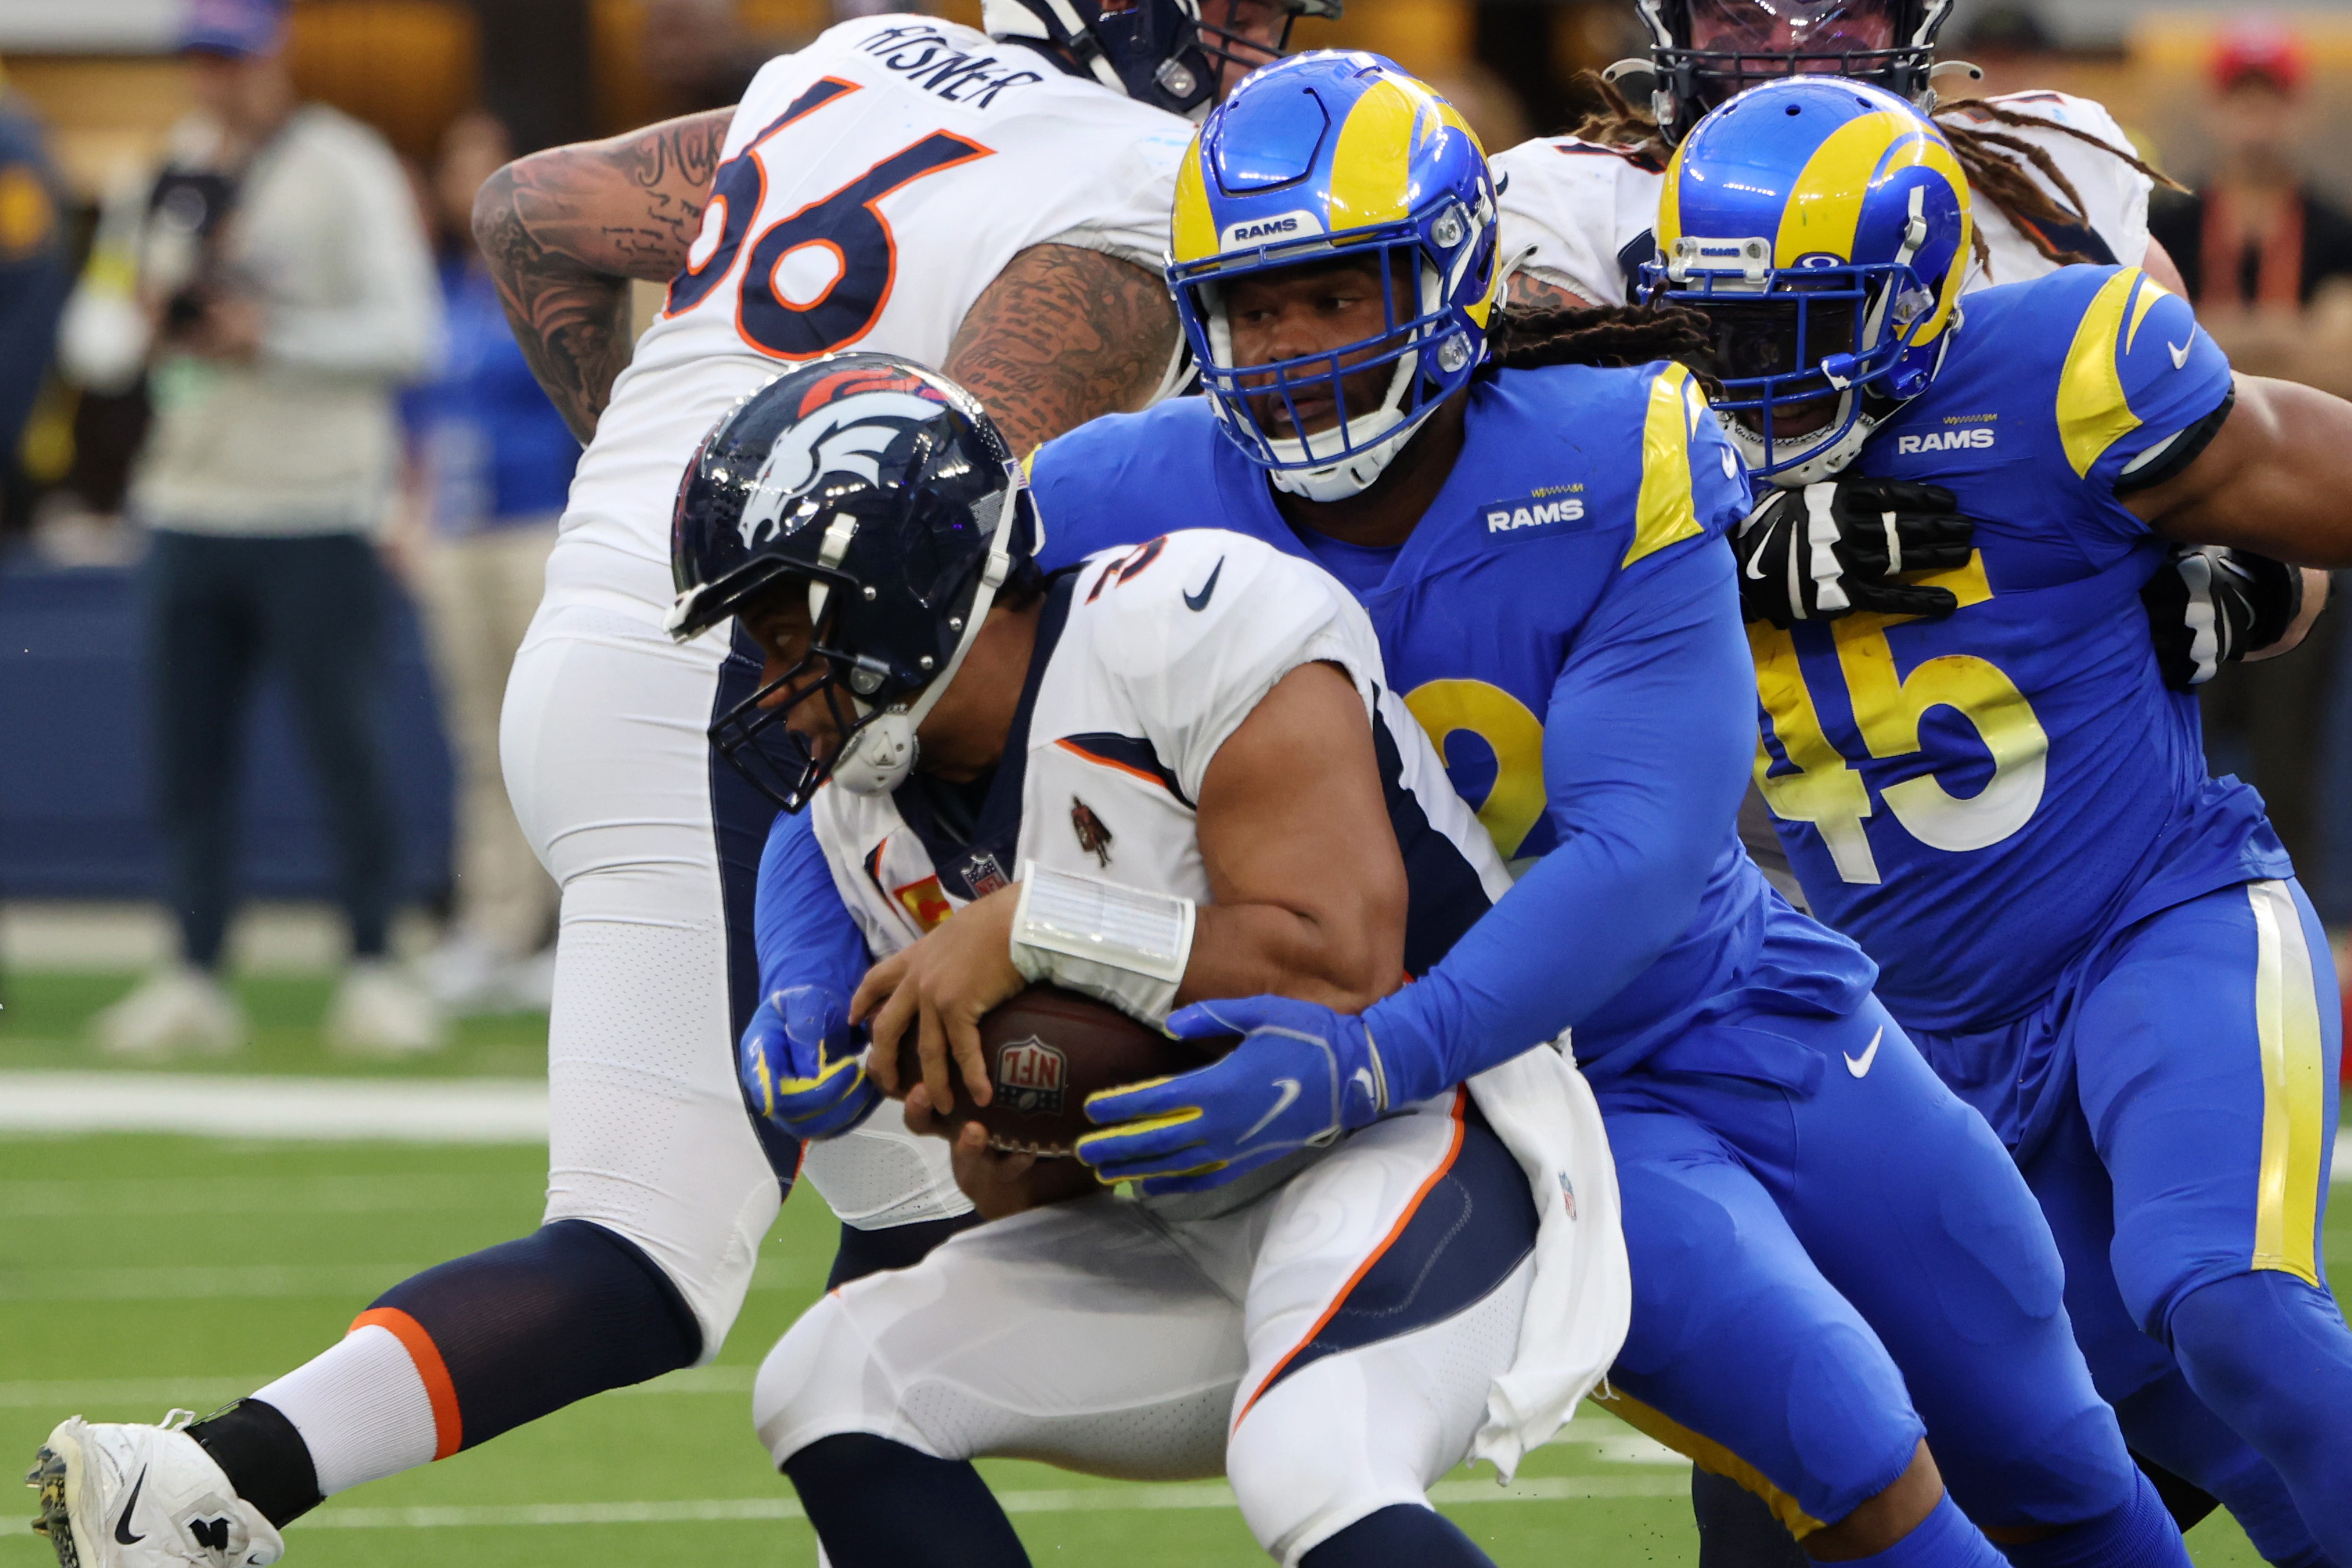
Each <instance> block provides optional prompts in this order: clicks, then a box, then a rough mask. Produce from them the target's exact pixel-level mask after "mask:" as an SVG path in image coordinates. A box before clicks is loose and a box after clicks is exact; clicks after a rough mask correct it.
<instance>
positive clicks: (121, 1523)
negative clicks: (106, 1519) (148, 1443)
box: [114, 1465, 147, 1546]
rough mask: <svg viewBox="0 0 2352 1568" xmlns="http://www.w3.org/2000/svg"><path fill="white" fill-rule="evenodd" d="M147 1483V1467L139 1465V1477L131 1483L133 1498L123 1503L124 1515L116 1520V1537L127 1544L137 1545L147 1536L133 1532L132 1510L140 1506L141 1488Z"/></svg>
mask: <svg viewBox="0 0 2352 1568" xmlns="http://www.w3.org/2000/svg"><path fill="white" fill-rule="evenodd" d="M146 1484H147V1467H146V1466H144V1465H142V1466H140V1467H139V1479H137V1480H135V1481H132V1482H131V1500H130V1501H129V1502H126V1503H124V1504H123V1505H122V1516H121V1518H120V1519H117V1520H116V1521H114V1539H115V1540H117V1541H119V1542H121V1543H122V1544H123V1545H125V1546H136V1545H138V1544H139V1543H140V1542H142V1541H144V1540H146V1539H147V1538H146V1537H145V1536H143V1535H133V1534H131V1510H132V1509H135V1508H137V1507H138V1506H139V1489H140V1488H142V1487H143V1486H145V1485H146Z"/></svg>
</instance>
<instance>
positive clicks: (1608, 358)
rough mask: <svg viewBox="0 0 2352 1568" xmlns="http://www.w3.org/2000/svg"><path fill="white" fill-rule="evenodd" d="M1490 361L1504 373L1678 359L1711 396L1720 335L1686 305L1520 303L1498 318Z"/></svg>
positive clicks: (1491, 336) (1490, 337)
mask: <svg viewBox="0 0 2352 1568" xmlns="http://www.w3.org/2000/svg"><path fill="white" fill-rule="evenodd" d="M1486 340H1487V343H1488V344H1489V346H1490V353H1489V358H1488V360H1487V363H1489V364H1491V365H1493V366H1495V367H1496V368H1497V369H1500V370H1507V371H1532V370H1539V369H1541V368H1542V367H1544V366H1546V365H1598V366H1603V367H1612V366H1613V367H1623V366H1627V365H1645V364H1648V363H1649V362H1650V361H1653V360H1674V361H1678V362H1680V363H1682V364H1684V365H1686V366H1688V367H1689V368H1690V369H1691V370H1692V371H1694V372H1696V374H1697V376H1698V377H1699V379H1700V381H1701V382H1702V383H1703V384H1704V385H1705V386H1706V390H1707V392H1709V394H1713V393H1714V392H1717V391H1719V390H1720V388H1718V387H1717V384H1716V382H1715V378H1714V376H1713V375H1712V373H1711V363H1710V352H1711V350H1712V346H1713V343H1714V336H1713V334H1712V333H1711V332H1710V331H1709V329H1708V324H1707V319H1706V317H1705V316H1702V315H1701V314H1699V313H1698V312H1697V311H1696V310H1692V309H1689V308H1685V307H1683V306H1680V305H1658V306H1652V305H1596V306H1592V307H1590V308H1585V309H1581V310H1563V309H1560V308H1557V307H1551V306H1528V305H1514V306H1510V307H1507V308H1505V309H1503V310H1502V311H1500V312H1498V313H1497V314H1496V317H1495V325H1494V327H1493V329H1491V330H1490V331H1489V332H1488V333H1487V336H1486Z"/></svg>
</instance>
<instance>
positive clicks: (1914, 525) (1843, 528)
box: [1731, 476, 1977, 626]
mask: <svg viewBox="0 0 2352 1568" xmlns="http://www.w3.org/2000/svg"><path fill="white" fill-rule="evenodd" d="M1958 505H1959V503H1958V500H1957V499H1956V498H1955V497H1953V495H1952V493H1951V492H1950V491H1949V490H1947V489H1945V488H1944V487H1943V486H1941V485H1915V484H1912V483H1910V482H1909V481H1908V480H1904V479H1866V478H1863V477H1861V476H1853V477H1850V478H1839V479H1824V480H1822V482H1821V483H1819V484H1817V485H1807V486H1804V487H1803V488H1801V489H1795V490H1773V491H1771V492H1769V494H1768V495H1767V496H1766V497H1765V499H1764V500H1763V502H1762V503H1761V504H1760V505H1759V506H1758V507H1757V508H1756V509H1755V510H1754V511H1752V512H1750V513H1748V517H1747V519H1746V520H1745V521H1743V522H1742V523H1741V524H1740V525H1739V528H1738V531H1737V532H1735V533H1734V534H1733V535H1732V537H1731V549H1732V553H1733V554H1734V555H1735V556H1737V557H1738V560H1739V608H1740V612H1741V613H1742V614H1744V615H1745V616H1746V617H1747V618H1748V620H1750V621H1769V622H1771V623H1772V624H1773V625H1775V626H1790V625H1793V624H1795V623H1796V622H1800V621H1833V620H1835V619H1837V618H1838V617H1839V616H1841V615H1845V614H1849V613H1851V612H1853V611H1856V610H1866V611H1874V612H1877V613H1879V614H1883V615H1931V616H1933V615H1949V614H1950V613H1951V612H1953V611H1954V610H1956V609H1958V608H1959V601H1958V599H1956V598H1954V597H1953V596H1952V594H1951V593H1950V592H1949V591H1948V590H1945V589H1941V588H1925V587H1921V586H1919V585H1918V584H1916V583H1906V582H1897V581H1895V578H1896V577H1897V576H1898V575H1900V574H1901V573H1903V572H1906V571H1942V570H1947V569H1948V568H1951V567H1956V566H1966V565H1967V564H1968V562H1969V544H1970V541H1971V540H1972V539H1974V538H1975V537H1976V528H1977V525H1976V520H1975V519H1974V518H1972V517H1962V516H1961V515H1960V514H1959V513H1958V511H1957V510H1955V508H1956V507H1958Z"/></svg>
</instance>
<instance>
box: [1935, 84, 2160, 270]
mask: <svg viewBox="0 0 2352 1568" xmlns="http://www.w3.org/2000/svg"><path fill="white" fill-rule="evenodd" d="M1964 120H1991V121H1992V122H1993V123H1994V124H1996V125H2006V126H2010V127H2011V128H2013V129H2018V130H2026V131H2059V132H2061V133H2063V134H2064V135H2067V136H2071V137H2073V138H2074V140H2075V141H2080V142H2082V143H2084V145H2085V146H2090V147H2095V148H2097V149H2098V150H2099V151H2100V152H2104V153H2105V154H2106V155H2107V156H2108V157H2110V158H2118V159H2121V160H2122V161H2123V162H2126V163H2127V164H2129V165H2130V166H2131V167H2132V168H2134V169H2136V170H2137V171H2138V172H2141V173H2143V174H2145V175H2147V177H2148V178H2149V179H2151V180H2153V181H2155V182H2156V183H2158V184H2159V185H2165V186H2169V187H2170V188H2171V189H2173V190H2176V191H2179V190H2183V189H2186V187H2184V186H2183V185H2181V184H2180V183H2179V181H2177V180H2175V179H2173V177H2172V176H2171V175H2169V174H2167V173H2165V172H2163V171H2162V170H2160V169H2157V168H2154V167H2151V166H2150V165H2149V164H2148V163H2147V162H2146V161H2145V160H2143V159H2142V158H2141V157H2140V156H2139V155H2138V154H2137V153H2136V152H2126V151H2125V150H2124V149H2123V148H2120V147H2116V146H2114V145H2112V144H2111V143H2109V142H2106V141H2102V140H2101V139H2099V138H2098V137H2096V136H2094V135H2092V134H2091V133H2090V132H2089V131H2081V130H2077V129H2076V128H2075V127H2074V126H2072V125H2061V124H2060V123H2059V122H2058V121H2056V120H2044V119H2043V118H2042V116H2040V115H2038V114H2021V113H2019V112H2018V111H2017V110H2013V109H2004V108H2003V107H2001V106H2000V104H1997V103H1994V102H1992V101H1991V100H1990V99H1981V98H1963V99H1954V100H1953V101H1952V102H1950V103H1948V104H1938V105H1937V108H1936V125H1937V129H1939V130H1941V131H1943V133H1944V139H1945V140H1946V141H1949V142H1950V143H1951V144H1952V152H1953V155H1954V156H1955V157H1957V158H1958V159H1959V161H1960V167H1961V169H1963V170H1964V171H1966V172H1967V173H1968V176H1969V189H1970V190H1971V191H1972V192H1973V193H1975V194H1977V195H1979V196H1980V197H1983V198H1984V199H1986V200H1988V201H1990V202H1991V203H1992V204H1993V205H1994V206H1996V207H1998V208H2000V210H2001V212H2002V213H2003V214H2007V216H2008V218H2009V220H2010V223H2011V225H2012V226H2013V227H2015V228H2016V230H2017V232H2018V233H2020V234H2021V235H2024V236H2025V237H2026V238H2027V239H2028V240H2029V241H2031V242H2032V246H2033V248H2034V249H2036V250H2038V251H2040V252H2041V253H2042V255H2043V256H2045V257H2047V258H2048V259H2050V260H2052V261H2054V262H2056V263H2058V265H2060V266H2061V267H2066V266H2071V265H2073V264H2074V263H2077V262H2085V261H2091V260H2093V259H2095V258H2094V257H2092V256H2085V255H2084V254H2083V253H2082V252H2081V251H2079V250H2074V249H2070V248H2068V247H2065V246H2060V245H2059V244H2058V243H2057V242H2056V241H2054V240H2053V239H2052V238H2051V237H2050V235H2049V234H2048V233H2047V232H2046V230H2045V228H2044V225H2058V226H2061V227H2064V226H2069V225H2073V224H2074V221H2075V214H2079V213H2082V212H2084V211H2085V210H2086V209H2085V208H2084V204H2083V194H2082V193H2081V192H2079V191H2077V190H2075V189H2074V182H2073V181H2071V180H2069V179H2067V178H2066V176H2065V174H2064V173H2063V172H2061V171H2060V169H2059V167H2058V164H2057V162H2056V161H2055V160H2053V158H2052V157H2051V156H2050V154H2049V153H2048V152H2044V151H2042V149H2041V148H2039V147H2036V146H2035V145H2034V144H2033V143H2032V142H2031V141H2026V140H2025V139H2024V138H2023V137H2021V136H2011V135H2007V134H2005V133H2003V132H2001V131H1985V130H1981V129H1979V128H1978V127H1977V126H1974V125H1969V124H1966V123H1964ZM2011 154H2015V156H2013V157H2012V156H2011ZM2028 165H2031V166H2032V169H2033V170H2034V171H2035V172H2037V173H2039V174H2040V175H2041V176H2042V178H2043V179H2045V180H2047V181H2049V182H2050V183H2052V184H2053V185H2055V186H2056V187H2057V188H2058V192H2059V193H2060V194H2061V195H2063V196H2064V197H2065V198H2066V200H2067V201H2068V202H2070V203H2072V204H2074V212H2072V213H2070V212H2068V211H2066V210H2065V208H2063V207H2061V206H2060V205H2059V204H2057V203H2055V202H2053V201H2052V200H2051V199H2050V193H2049V192H2047V191H2045V190H2043V189H2042V187H2041V186H2039V185H2037V184H2035V183H2033V182H2032V179H2030V178H2028V177H2027V175H2026V172H2025V171H2026V168H2027V166H2028ZM1969 232H1970V235H1971V237H1972V238H1973V239H1974V240H1975V242H1976V254H1977V259H1978V260H1979V261H1983V260H1985V259H1987V257H1988V256H1990V251H1989V250H1988V248H1987V247H1986V245H1985V238H1984V235H1983V234H1981V233H1980V232H1978V231H1977V230H1975V229H1973V228H1971V229H1970V231H1969Z"/></svg>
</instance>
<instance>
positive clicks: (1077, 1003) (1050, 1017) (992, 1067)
mask: <svg viewBox="0 0 2352 1568" xmlns="http://www.w3.org/2000/svg"><path fill="white" fill-rule="evenodd" d="M915 1039H916V1031H915V1030H913V1029H908V1030H907V1032H906V1033H905V1034H904V1035H902V1036H900V1037H899V1040H898V1083H899V1088H900V1090H901V1092H904V1090H906V1089H907V1088H908V1087H909V1086H911V1085H913V1084H914V1083H917V1082H920V1080H921V1077H922V1066H921V1062H920V1061H919V1057H918V1056H917V1053H916V1049H915ZM980 1040H981V1048H982V1051H984V1052H985V1054H986V1056H987V1060H988V1074H989V1082H991V1084H992V1085H993V1086H994V1088H995V1091H996V1097H995V1099H993V1100H992V1101H991V1102H990V1103H988V1104H987V1105H984V1106H974V1105H973V1104H972V1103H971V1100H970V1099H969V1098H968V1097H967V1096H966V1094H965V1093H964V1090H963V1085H962V1082H961V1080H960V1079H959V1080H958V1081H957V1082H956V1084H955V1090H956V1096H955V1101H956V1103H955V1109H954V1110H953V1111H951V1112H950V1113H949V1114H948V1121H949V1122H950V1123H951V1124H954V1125H956V1126H961V1125H962V1124H964V1123H966V1122H969V1121H971V1120H972V1119H973V1118H974V1117H977V1118H978V1119H979V1122H980V1124H981V1125H982V1126H983V1127H985V1128H987V1129H988V1141H989V1143H990V1145H992V1146H993V1147H995V1148H999V1149H1003V1150H1004V1151H1006V1152H1007V1153H1011V1154H1030V1155H1049V1156H1061V1155H1068V1154H1069V1153H1070V1150H1071V1146H1072V1145H1074V1144H1076V1142H1077V1140H1078V1139H1079V1138H1080V1137H1081V1136H1083V1135H1084V1134H1087V1133H1089V1132H1092V1131H1093V1130H1094V1124H1093V1123H1091V1122H1089V1121H1087V1112H1086V1103H1087V1095H1089V1094H1094V1093H1097V1092H1101V1091H1102V1090H1105V1089H1116V1088H1118V1087H1120V1086H1121V1085H1123V1084H1128V1083H1139V1082H1143V1081H1144V1080H1146V1079H1149V1078H1166V1077H1170V1076H1171V1075H1173V1074H1175V1073H1179V1072H1186V1071H1191V1070H1192V1069H1193V1068H1195V1067H1200V1066H1202V1065H1203V1064H1205V1063H1207V1062H1210V1061H1215V1060H1216V1059H1217V1058H1218V1057H1220V1056H1222V1055H1223V1054H1224V1053H1225V1052H1226V1051H1230V1050H1232V1049H1233V1047H1234V1044H1235V1043H1236V1041H1235V1040H1233V1039H1231V1038H1227V1039H1223V1040H1171V1039H1170V1038H1169V1037H1168V1036H1167V1035H1164V1034H1162V1033H1160V1031H1159V1030H1156V1029H1151V1028H1150V1027H1148V1026H1146V1025H1143V1024H1139V1023H1138V1022H1136V1021H1135V1020H1134V1019H1131V1018H1129V1017H1128V1016H1127V1015H1126V1014H1125V1013H1123V1012H1121V1011H1119V1010H1118V1009H1117V1008H1115V1007H1112V1006H1111V1005H1110V1004H1109V1003H1108V1002H1098V1001H1097V1000H1095V999H1094V998H1092V997H1085V996H1080V995H1079V994H1078V993H1077V992H1076V991H1066V990H1063V989H1062V988H1060V987H1058V986H1045V985H1037V986H1031V987H1030V988H1028V989H1026V990H1024V991H1023V992H1022V993H1021V994H1020V995H1018V996H1016V997H1014V998H1012V999H1011V1000H1010V1001H1006V1002H1003V1003H1001V1004H999V1005H998V1006H997V1007H996V1008H995V1009H992V1011H991V1012H990V1013H989V1014H988V1016H987V1017H986V1018H983V1019H981V1020H980Z"/></svg>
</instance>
